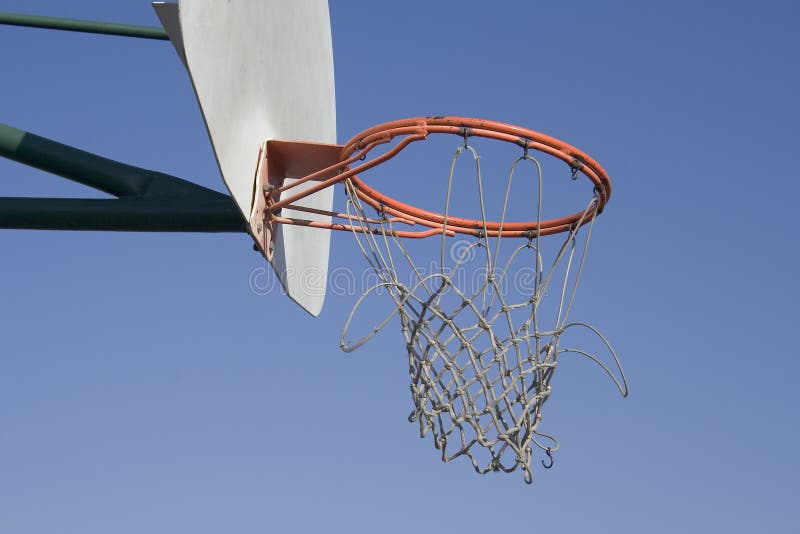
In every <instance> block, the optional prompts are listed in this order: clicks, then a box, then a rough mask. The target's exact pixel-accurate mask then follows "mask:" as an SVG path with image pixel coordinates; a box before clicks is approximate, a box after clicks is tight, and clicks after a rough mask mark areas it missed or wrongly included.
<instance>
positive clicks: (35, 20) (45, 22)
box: [0, 13, 169, 41]
mask: <svg viewBox="0 0 800 534" xmlns="http://www.w3.org/2000/svg"><path fill="white" fill-rule="evenodd" d="M0 24H8V25H11V26H27V27H30V28H46V29H49V30H65V31H72V32H84V33H101V34H104V35H121V36H124V37H139V38H142V39H159V40H162V41H168V40H169V37H167V32H165V31H164V30H163V29H162V28H155V27H151V26H134V25H132V24H115V23H113V22H95V21H91V20H79V19H64V18H57V17H42V16H39V15H23V14H18V13H0Z"/></svg>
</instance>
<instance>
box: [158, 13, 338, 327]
mask: <svg viewBox="0 0 800 534" xmlns="http://www.w3.org/2000/svg"><path fill="white" fill-rule="evenodd" d="M153 7H154V9H155V10H156V13H157V14H158V16H159V19H160V20H161V22H162V25H163V26H164V29H165V30H166V31H167V33H168V35H169V37H170V40H171V41H172V44H173V45H174V46H175V49H176V50H177V52H178V55H179V56H180V57H181V59H182V61H183V62H184V65H185V66H186V68H187V70H188V72H189V76H190V78H191V80H192V84H193V86H194V90H195V94H196V96H197V100H198V103H199V104H200V109H201V111H202V114H203V118H204V120H205V124H206V128H207V130H208V134H209V137H210V138H211V144H212V145H213V148H214V154H215V156H216V159H217V163H218V165H219V169H220V172H221V173H222V177H223V179H224V181H225V184H226V185H227V187H228V189H229V190H230V192H231V195H232V196H233V198H234V200H235V201H236V204H237V206H238V207H239V210H240V211H241V213H242V217H243V221H247V220H248V219H249V217H250V213H251V210H252V208H253V202H254V187H255V174H256V167H257V162H258V159H259V148H260V147H261V146H262V144H263V143H264V142H265V141H267V140H272V139H277V140H287V141H311V142H316V143H331V144H332V143H335V142H336V101H335V91H334V78H333V49H332V43H331V29H330V19H329V13H328V4H327V1H326V0H292V1H286V0H237V1H235V2H222V1H219V0H181V1H180V3H179V4H177V5H176V4H166V3H161V2H158V3H154V4H153ZM286 178H287V182H290V181H291V179H292V178H297V177H293V176H286ZM298 204H299V205H301V206H304V207H308V208H314V209H317V210H323V211H330V210H331V209H332V207H333V188H326V189H323V190H322V191H319V192H317V193H314V194H313V195H311V196H309V197H306V198H305V199H303V200H302V201H301V202H299V203H298ZM285 216H286V217H295V216H301V217H302V218H303V219H311V220H317V221H323V222H329V221H330V217H329V216H327V215H320V214H310V213H305V212H304V213H302V214H301V213H299V212H295V211H294V210H291V209H286V210H285ZM329 250H330V232H329V231H327V230H320V229H318V228H304V227H302V226H292V225H280V226H279V229H278V235H277V236H276V237H275V249H274V254H273V257H272V266H273V268H274V270H275V272H276V274H277V275H278V277H279V279H280V281H281V284H282V285H283V287H284V288H285V289H286V292H287V293H288V295H289V297H291V298H292V299H293V300H294V301H295V302H297V303H298V304H299V305H300V306H302V307H303V308H304V309H305V310H307V311H308V312H309V313H311V314H312V315H318V314H319V312H320V311H321V309H322V304H323V301H324V298H325V290H326V286H327V271H328V255H329Z"/></svg>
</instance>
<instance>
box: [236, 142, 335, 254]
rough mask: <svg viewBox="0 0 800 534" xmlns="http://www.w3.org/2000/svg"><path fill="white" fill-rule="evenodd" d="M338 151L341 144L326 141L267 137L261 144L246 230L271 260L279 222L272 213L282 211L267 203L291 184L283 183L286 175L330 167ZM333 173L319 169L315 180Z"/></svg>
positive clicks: (330, 175) (296, 175)
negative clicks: (314, 141) (312, 141)
mask: <svg viewBox="0 0 800 534" xmlns="http://www.w3.org/2000/svg"><path fill="white" fill-rule="evenodd" d="M341 152H342V146H341V145H330V144H326V143H308V142H300V141H280V140H270V141H266V142H264V143H263V144H262V145H261V147H260V149H259V152H258V165H257V166H256V174H255V186H254V191H253V207H252V209H251V211H250V224H249V229H248V231H249V232H250V235H251V236H252V237H253V240H254V241H255V245H256V248H257V249H258V250H259V251H260V252H261V254H263V255H264V257H265V258H266V259H267V260H268V261H272V257H273V255H274V253H275V237H276V235H277V226H278V223H277V222H276V221H275V217H276V216H277V215H278V214H279V213H280V211H281V210H280V209H279V210H272V209H271V208H270V206H272V205H274V204H275V203H276V202H278V201H279V200H280V198H281V193H282V192H283V189H284V188H288V187H291V186H290V185H286V183H285V182H286V178H302V177H304V176H308V175H310V174H313V173H315V172H317V171H320V170H322V169H325V168H328V167H331V166H333V165H335V164H336V162H338V161H339V157H340V154H341ZM335 174H336V173H335V171H332V172H330V173H322V174H320V176H317V177H315V178H314V180H315V181H323V180H326V179H328V178H330V177H332V176H334V175H335ZM298 204H300V205H302V202H298ZM287 209H291V206H287Z"/></svg>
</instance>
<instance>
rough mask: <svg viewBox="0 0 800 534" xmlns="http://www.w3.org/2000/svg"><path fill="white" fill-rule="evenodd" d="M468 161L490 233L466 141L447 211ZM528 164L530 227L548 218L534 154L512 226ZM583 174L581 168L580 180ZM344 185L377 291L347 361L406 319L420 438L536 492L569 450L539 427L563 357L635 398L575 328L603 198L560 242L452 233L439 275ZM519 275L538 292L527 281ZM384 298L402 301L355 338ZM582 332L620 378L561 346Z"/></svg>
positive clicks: (444, 240) (581, 326) (522, 160)
mask: <svg viewBox="0 0 800 534" xmlns="http://www.w3.org/2000/svg"><path fill="white" fill-rule="evenodd" d="M464 154H471V155H472V157H473V159H474V163H475V173H476V176H475V178H476V179H477V190H478V194H479V196H480V199H479V200H480V210H481V217H482V220H483V222H484V226H485V223H486V221H487V217H486V209H485V207H484V190H483V188H484V184H483V177H482V176H481V165H480V157H479V156H478V153H477V151H476V150H475V148H473V147H472V146H470V145H468V144H467V142H466V139H465V142H464V145H463V146H460V147H459V148H458V149H457V150H456V152H455V154H454V156H453V160H452V164H451V167H450V176H449V179H448V190H447V198H446V205H445V211H444V214H445V217H447V213H448V211H449V210H450V203H451V198H452V197H453V189H454V169H455V166H456V161H457V160H458V159H459V157H460V156H462V155H464ZM521 164H524V165H534V167H535V171H536V175H537V176H538V193H539V194H538V201H534V202H533V204H534V206H533V209H534V210H535V213H532V214H531V215H533V217H532V218H531V219H530V220H538V221H541V220H542V201H541V198H542V185H543V184H542V167H541V165H540V163H539V161H538V160H537V159H536V158H534V157H533V156H531V155H529V154H528V151H527V150H526V151H525V152H524V154H522V155H521V156H520V157H518V158H517V159H516V160H515V161H514V162H513V164H512V166H511V169H510V172H509V174H508V178H507V183H506V190H505V196H504V200H503V205H502V209H501V210H500V213H501V218H500V221H501V223H502V222H503V220H504V219H505V217H506V215H507V208H508V205H509V200H510V198H511V196H512V194H513V190H512V182H513V181H514V175H515V172H516V171H517V167H518V166H519V165H521ZM575 174H576V173H575V170H574V169H573V173H572V177H573V179H574V178H575ZM345 188H346V190H347V193H348V215H349V216H350V218H351V220H353V221H356V222H355V223H354V224H356V225H357V226H359V227H360V229H361V232H356V231H354V232H353V235H354V236H355V239H356V242H357V244H358V246H359V248H360V250H361V251H362V253H363V255H364V257H365V259H366V260H367V262H368V264H369V266H370V267H371V269H372V270H373V271H374V274H375V276H376V277H377V283H376V284H374V285H373V286H372V287H371V288H369V289H368V290H367V291H366V292H365V293H364V294H363V295H362V296H361V297H360V298H359V299H358V301H357V302H356V305H355V306H354V308H353V311H352V312H351V314H350V317H349V318H348V320H347V322H346V324H345V326H344V330H343V332H342V339H341V346H342V348H343V350H345V351H348V352H349V351H352V350H354V349H356V348H358V347H360V346H361V345H363V344H364V343H365V342H366V341H368V340H369V339H370V338H371V337H373V336H374V335H375V334H376V333H377V332H379V331H380V330H381V329H383V328H384V327H385V326H386V325H387V324H388V323H389V322H390V321H391V320H392V318H393V317H394V315H399V317H400V323H401V326H402V331H403V335H404V337H405V340H406V348H407V352H408V364H409V374H410V379H411V395H412V399H413V403H414V409H413V411H412V412H411V414H410V416H409V420H410V421H416V422H417V423H418V424H419V429H420V436H421V437H425V436H426V435H428V434H429V433H430V434H432V436H433V442H434V445H435V446H436V448H437V449H440V450H441V454H442V460H443V461H445V462H448V461H450V460H453V459H455V458H458V457H461V456H464V457H467V458H469V460H470V462H471V463H472V465H473V467H474V468H475V470H476V471H477V472H478V473H481V474H484V473H488V472H492V471H504V472H511V471H514V470H516V469H517V468H520V469H521V470H522V471H523V474H524V478H525V481H526V482H528V483H531V482H532V481H533V472H532V462H533V460H534V458H535V457H538V458H539V459H541V460H542V464H543V465H544V466H545V467H550V466H552V462H553V456H552V455H553V453H554V452H555V451H557V450H558V448H559V442H558V440H557V439H556V438H555V437H554V436H552V435H549V434H546V433H544V432H541V431H540V430H539V425H540V422H541V419H542V407H543V406H544V404H545V403H546V401H547V400H548V398H549V397H550V394H551V380H552V378H553V373H554V372H555V370H556V367H557V365H558V359H559V357H560V356H561V355H563V354H565V353H574V354H580V355H582V356H585V357H587V358H589V359H590V360H592V361H593V362H595V363H596V364H597V365H599V366H600V367H601V368H602V369H603V370H604V371H605V372H606V373H607V374H608V375H609V376H610V377H611V379H612V380H613V381H614V383H615V384H616V386H617V388H618V389H619V391H620V393H621V394H622V395H623V396H627V391H628V386H627V381H626V379H625V375H624V373H623V372H622V368H621V366H620V362H619V359H618V358H617V355H616V353H615V352H614V350H613V348H612V347H611V345H610V344H609V343H608V341H607V340H606V339H605V337H603V336H602V335H601V334H600V332H598V331H597V330H596V329H595V328H594V327H592V326H590V325H588V324H586V323H582V322H569V321H568V316H569V314H570V310H571V309H572V306H573V302H574V299H575V293H576V290H577V287H578V281H579V280H580V276H581V273H582V270H583V265H584V261H585V259H586V252H587V250H588V246H589V241H590V238H591V234H592V228H593V226H594V221H595V217H596V215H597V198H596V197H593V198H592V199H591V200H590V201H589V203H588V205H586V207H585V209H584V211H583V214H582V217H581V220H580V221H579V224H576V225H575V226H574V227H573V228H572V229H571V230H570V231H568V232H564V233H561V234H556V235H550V236H541V237H540V236H538V235H533V234H531V235H529V236H528V237H527V238H508V237H505V238H499V237H486V236H487V235H489V234H488V232H485V231H484V232H481V231H480V229H479V230H477V231H476V234H477V235H476V236H475V237H474V238H471V239H470V240H463V239H462V240H456V239H454V238H453V237H452V236H451V237H448V236H445V235H442V236H441V250H440V253H441V258H439V259H440V263H439V265H438V268H437V269H435V270H431V269H423V268H421V267H420V265H418V263H415V261H414V259H413V258H412V256H411V254H410V253H409V248H408V246H407V244H406V243H404V241H403V240H402V239H400V238H398V237H396V236H395V235H394V232H395V230H396V228H395V226H396V225H397V224H398V223H397V222H396V220H395V221H394V222H393V220H392V219H390V218H387V217H385V216H383V214H382V213H378V214H377V216H372V218H370V217H369V216H368V215H367V213H366V210H367V209H369V210H370V212H372V211H374V210H372V208H371V207H369V206H364V204H362V202H361V201H360V200H359V198H358V197H357V196H356V194H355V190H354V187H353V185H352V184H351V183H350V182H349V181H346V182H345ZM445 227H446V225H445ZM501 229H502V226H501ZM428 239H437V238H435V237H434V238H428ZM546 242H547V243H546ZM448 244H449V245H450V246H449V247H448ZM520 273H524V274H525V277H524V278H526V280H527V284H520V283H519V282H520V277H519V276H518V275H519V274H520ZM512 280H513V281H514V282H515V283H514V284H511V283H510V282H511V281H512ZM511 285H513V286H514V287H513V290H509V288H510V287H511ZM378 292H382V293H385V294H386V295H388V296H389V297H390V298H391V299H392V300H393V304H394V307H393V310H392V313H390V314H389V316H388V317H386V318H385V319H384V320H383V321H382V322H380V323H379V324H377V325H376V326H375V327H374V328H373V329H372V331H371V333H370V334H369V335H367V336H366V337H364V338H361V339H359V340H357V341H354V342H347V341H345V337H346V335H347V333H348V330H349V329H350V327H351V323H353V322H354V316H355V314H356V312H357V310H359V309H360V307H361V306H362V305H363V303H364V301H365V299H366V298H367V297H368V296H369V295H371V294H374V293H378ZM545 300H548V303H547V305H545V304H544V303H545ZM545 314H547V317H545ZM571 330H585V331H586V332H589V333H591V334H592V335H594V336H596V339H597V340H598V341H599V343H600V346H601V347H604V348H605V349H607V351H608V355H610V357H611V360H612V361H613V366H614V367H615V368H616V370H617V371H618V372H619V378H617V375H616V374H615V373H614V372H612V371H611V369H610V368H609V367H608V366H606V365H605V364H604V363H603V361H602V359H601V358H600V357H598V356H597V355H595V354H593V353H590V352H588V351H584V350H580V349H575V348H567V347H565V346H562V337H563V336H564V334H565V333H567V332H568V331H571Z"/></svg>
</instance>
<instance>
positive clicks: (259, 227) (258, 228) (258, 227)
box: [256, 223, 264, 234]
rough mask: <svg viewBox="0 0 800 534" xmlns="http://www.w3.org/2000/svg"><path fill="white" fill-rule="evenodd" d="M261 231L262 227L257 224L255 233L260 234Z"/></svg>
mask: <svg viewBox="0 0 800 534" xmlns="http://www.w3.org/2000/svg"><path fill="white" fill-rule="evenodd" d="M263 230H264V225H263V224H261V223H258V225H256V232H258V233H259V234H260V233H261V232H262V231H263Z"/></svg>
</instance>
